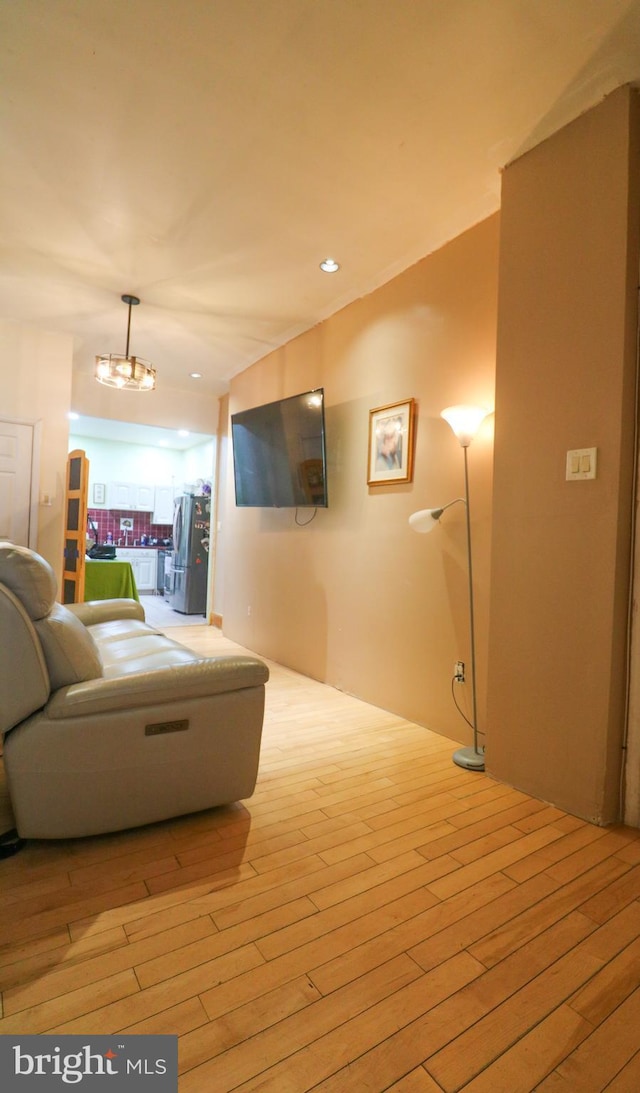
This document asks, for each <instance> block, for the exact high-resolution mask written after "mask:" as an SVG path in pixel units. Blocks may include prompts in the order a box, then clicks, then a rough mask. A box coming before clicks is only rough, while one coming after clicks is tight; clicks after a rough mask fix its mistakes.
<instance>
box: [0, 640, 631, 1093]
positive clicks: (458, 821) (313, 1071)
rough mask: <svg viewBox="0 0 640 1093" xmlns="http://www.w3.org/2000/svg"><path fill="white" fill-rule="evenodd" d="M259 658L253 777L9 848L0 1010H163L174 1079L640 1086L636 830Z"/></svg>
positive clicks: (61, 1013)
mask: <svg viewBox="0 0 640 1093" xmlns="http://www.w3.org/2000/svg"><path fill="white" fill-rule="evenodd" d="M172 636H173V637H176V638H178V639H179V640H182V641H184V642H185V644H187V645H189V646H190V647H192V648H195V649H198V650H202V651H211V652H226V651H236V650H237V646H233V645H232V644H231V643H229V642H227V641H225V639H224V638H223V637H222V636H221V635H220V633H219V631H216V630H213V629H211V628H209V627H202V626H191V627H184V628H181V629H180V630H175V631H173V632H172ZM270 667H271V669H272V677H271V682H270V683H269V685H268V699H267V713H266V719H265V730H264V742H263V751H262V761H261V770H260V776H259V782H258V786H257V789H256V793H255V795H254V796H253V797H252V798H251V800H249V801H246V802H244V803H239V804H237V805H235V806H232V807H228V808H223V809H218V810H213V811H211V812H208V813H201V814H199V815H195V816H191V817H187V818H182V819H178V820H173V821H171V822H166V823H162V824H158V825H155V826H153V827H148V828H144V829H140V830H136V831H129V832H124V833H121V834H116V835H110V836H104V837H101V838H90V839H85V840H75V841H68V842H52V843H46V842H40V843H36V842H33V843H28V844H27V845H26V846H25V848H24V849H23V850H22V851H21V852H20V853H19V854H18V855H16V856H15V857H14V858H8V859H6V860H5V861H2V862H0V877H1V885H0V902H1V904H2V935H3V936H2V949H1V952H0V977H1V987H2V1017H1V1019H0V1033H13V1032H19V1033H22V1034H24V1033H44V1032H56V1033H65V1032H80V1033H83V1034H87V1033H115V1032H129V1033H139V1032H152V1033H177V1034H178V1035H179V1037H180V1039H179V1060H180V1063H179V1065H180V1093H230V1091H231V1090H238V1091H242V1093H249V1091H250V1090H251V1091H258V1090H263V1091H269V1093H287V1091H290V1093H302V1091H304V1090H314V1091H317V1093H320V1091H322V1093H363V1091H366V1093H371V1091H382V1090H394V1091H396V1093H436V1091H442V1090H445V1091H447V1093H449V1091H454V1090H464V1091H465V1093H520V1091H522V1093H526V1091H529V1090H539V1091H540V1093H597V1091H600V1090H607V1091H608V1093H632V1091H633V1093H637V1091H638V1090H639V1089H640V1050H639V1049H640V1031H639V1030H640V988H639V986H638V984H639V982H640V839H639V838H638V834H639V833H638V832H636V831H633V830H629V829H625V828H622V827H620V828H616V829H603V828H598V827H593V826H591V825H590V824H588V823H585V822H583V821H581V820H578V819H576V818H574V817H572V816H568V815H566V814H564V813H562V812H561V811H559V810H558V809H557V808H552V807H549V806H547V805H545V804H544V803H542V802H540V801H537V800H533V799H531V798H529V797H527V796H525V795H524V794H523V793H519V792H516V791H515V790H513V789H510V788H509V787H508V786H505V785H501V784H499V783H497V782H495V781H493V780H492V779H491V778H489V777H487V776H486V775H484V774H477V773H469V772H466V771H463V770H460V769H459V768H458V767H456V766H454V765H453V764H452V762H451V753H452V750H453V746H452V744H451V742H450V741H448V740H444V739H442V738H440V737H438V736H436V735H434V734H433V733H430V732H429V731H427V730H425V729H423V728H420V727H418V726H417V725H413V724H410V723H408V722H406V721H403V720H401V719H400V718H398V717H395V716H393V715H392V714H389V713H386V712H385V711H384V710H380V709H376V708H374V707H371V706H368V705H366V704H365V703H362V702H359V701H357V700H356V699H353V698H350V697H349V696H347V695H344V694H342V693H340V692H338V691H334V690H332V689H331V688H329V687H326V686H323V685H322V684H319V683H315V682H313V681H311V680H308V679H305V678H304V677H302V676H299V675H296V674H295V673H294V672H291V671H288V670H286V669H284V668H281V667H278V666H277V665H271V666H270Z"/></svg>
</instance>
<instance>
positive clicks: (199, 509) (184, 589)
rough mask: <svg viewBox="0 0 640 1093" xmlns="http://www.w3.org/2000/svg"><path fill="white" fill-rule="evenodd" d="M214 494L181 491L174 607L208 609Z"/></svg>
mask: <svg viewBox="0 0 640 1093" xmlns="http://www.w3.org/2000/svg"><path fill="white" fill-rule="evenodd" d="M210 522H211V497H210V496H209V495H201V496H193V495H192V494H186V493H185V494H182V496H181V497H176V500H175V503H174V510H173V556H172V559H171V580H170V591H169V595H168V597H167V598H168V600H169V604H170V606H171V607H172V608H173V609H174V611H181V612H182V613H183V614H184V615H204V614H206V610H207V570H208V568H209V527H210Z"/></svg>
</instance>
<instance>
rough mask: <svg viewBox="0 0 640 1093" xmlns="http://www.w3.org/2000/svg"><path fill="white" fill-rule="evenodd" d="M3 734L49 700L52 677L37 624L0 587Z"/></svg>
mask: <svg viewBox="0 0 640 1093" xmlns="http://www.w3.org/2000/svg"><path fill="white" fill-rule="evenodd" d="M0 650H1V652H0V732H2V733H4V732H6V731H7V729H11V728H13V726H14V725H17V724H18V722H20V721H22V720H24V718H25V717H28V716H29V714H32V713H35V711H36V710H39V709H41V708H42V706H44V704H45V702H46V701H47V699H48V698H49V673H48V672H47V666H46V664H45V659H44V656H43V654H42V648H41V645H40V642H39V641H38V638H37V636H36V634H35V631H34V629H33V623H32V622H31V619H30V618H29V616H28V615H27V612H26V611H25V609H24V607H23V606H22V604H21V602H20V600H19V599H18V597H17V596H15V595H14V594H13V592H12V591H11V589H10V588H6V587H5V586H4V585H3V584H2V583H0Z"/></svg>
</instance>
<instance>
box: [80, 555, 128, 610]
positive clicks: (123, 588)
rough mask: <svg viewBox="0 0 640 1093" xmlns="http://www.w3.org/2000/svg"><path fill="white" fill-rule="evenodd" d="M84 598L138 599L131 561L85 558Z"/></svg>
mask: <svg viewBox="0 0 640 1093" xmlns="http://www.w3.org/2000/svg"><path fill="white" fill-rule="evenodd" d="M84 598H85V602H88V601H89V600H111V599H116V600H124V599H129V600H138V601H139V600H140V597H139V596H138V589H137V588H136V582H135V578H134V576H133V569H132V568H131V562H116V561H107V562H99V561H96V560H95V559H93V558H87V560H86V562H85V571H84Z"/></svg>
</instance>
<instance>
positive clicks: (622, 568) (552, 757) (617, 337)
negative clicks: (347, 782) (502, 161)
mask: <svg viewBox="0 0 640 1093" xmlns="http://www.w3.org/2000/svg"><path fill="white" fill-rule="evenodd" d="M639 166H640V163H639V159H638V103H637V98H636V96H635V94H634V93H632V92H630V91H629V90H627V89H621V90H619V91H617V92H616V93H614V94H613V95H611V96H610V97H609V98H608V99H607V100H606V101H605V102H603V103H602V104H601V105H600V106H598V107H597V108H596V109H594V110H592V111H590V112H589V113H588V114H586V115H584V116H583V117H581V118H579V119H578V120H577V121H576V122H574V123H573V124H572V125H570V126H568V127H567V128H566V129H564V130H562V132H560V133H558V134H556V135H555V136H554V137H552V138H551V139H550V140H548V141H546V142H545V143H544V144H542V145H540V146H539V147H538V148H536V149H534V150H533V151H532V152H529V153H528V154H527V155H525V156H524V157H523V158H522V159H520V160H518V161H517V162H515V163H513V164H512V165H511V166H510V167H508V168H507V169H506V171H505V172H504V176H503V194H502V211H501V254H500V306H499V323H498V352H497V383H496V439H495V473H494V507H493V559H492V569H491V606H490V615H491V625H490V644H489V674H488V727H489V738H488V747H487V767H488V770H489V771H490V772H491V773H493V774H495V775H496V776H497V777H498V778H500V779H503V780H505V781H507V782H509V783H511V784H513V785H516V786H518V787H520V788H521V789H524V790H526V791H527V792H528V793H532V794H534V795H536V796H538V797H541V798H543V799H546V800H549V801H553V802H554V803H556V804H557V805H559V806H561V807H562V808H565V809H568V810H569V811H571V812H574V813H577V814H578V815H581V816H584V817H587V818H589V819H592V820H595V821H596V822H600V823H602V822H608V821H611V820H614V819H616V818H617V816H618V807H619V781H620V767H621V755H622V753H621V747H622V741H623V730H624V704H625V681H626V677H625V635H626V619H627V603H628V580H629V557H630V525H631V516H632V506H631V498H632V469H633V461H634V454H633V424H634V380H635V356H636V354H635V329H636V298H635V288H636V285H637V271H638V209H639V208H640V201H639V198H640V195H639V192H638V190H639V187H640V172H639V169H638V168H639ZM582 447H597V449H598V477H597V479H596V480H595V481H587V482H577V483H575V482H573V483H568V482H566V481H565V454H566V451H567V450H568V449H573V448H582Z"/></svg>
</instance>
